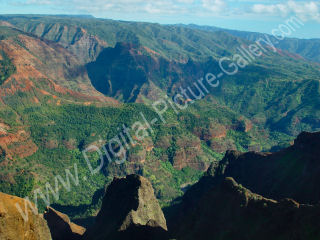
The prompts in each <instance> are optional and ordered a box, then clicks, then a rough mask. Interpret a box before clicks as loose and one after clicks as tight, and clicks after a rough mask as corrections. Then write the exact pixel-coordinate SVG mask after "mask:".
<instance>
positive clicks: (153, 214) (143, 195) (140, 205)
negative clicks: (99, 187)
mask: <svg viewBox="0 0 320 240" xmlns="http://www.w3.org/2000/svg"><path fill="white" fill-rule="evenodd" d="M142 229H144V230H143V231H142ZM146 229H147V230H146ZM166 230H167V225H166V220H165V218H164V215H163V212H162V210H161V208H160V205H159V203H158V201H157V199H156V198H155V196H154V190H153V188H152V185H151V183H150V182H149V181H148V180H147V179H145V178H144V177H141V176H138V175H129V176H127V177H125V178H115V179H114V180H113V182H112V183H111V184H110V185H109V186H108V188H107V190H106V194H105V196H104V198H103V202H102V207H101V210H100V212H99V214H98V216H97V218H96V223H95V225H94V226H93V227H92V228H90V229H89V230H88V231H87V232H86V233H85V235H84V239H88V240H89V239H90V240H100V239H101V240H102V239H107V238H110V237H112V238H113V239H122V238H123V237H124V236H125V235H126V234H128V233H130V234H133V235H135V234H136V235H137V236H140V234H141V232H145V231H147V232H149V234H150V236H151V235H153V234H152V233H153V232H154V233H155V236H156V235H160V236H161V235H163V234H165V232H166ZM159 232H160V234H159ZM156 233H157V234H156ZM134 239H136V238H134ZM150 239H153V238H150Z"/></svg>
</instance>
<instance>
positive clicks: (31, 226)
mask: <svg viewBox="0 0 320 240" xmlns="http://www.w3.org/2000/svg"><path fill="white" fill-rule="evenodd" d="M16 204H19V206H20V207H21V209H22V211H23V214H26V213H27V214H28V215H27V216H28V219H27V220H28V221H25V220H24V218H23V216H22V214H20V212H19V210H18V208H17V207H16ZM27 206H29V205H27ZM27 209H28V210H27V211H26V212H24V210H25V200H24V199H22V198H19V197H15V196H11V195H7V194H4V193H0V239H1V240H20V239H21V240H51V234H50V231H49V228H48V225H47V222H46V220H44V219H43V217H42V216H41V215H37V214H34V213H33V211H32V210H31V208H30V207H28V208H27Z"/></svg>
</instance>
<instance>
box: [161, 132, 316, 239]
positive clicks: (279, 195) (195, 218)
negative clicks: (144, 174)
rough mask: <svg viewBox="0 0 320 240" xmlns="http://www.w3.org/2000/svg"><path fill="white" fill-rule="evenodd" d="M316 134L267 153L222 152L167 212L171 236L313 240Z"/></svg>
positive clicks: (185, 237)
mask: <svg viewBox="0 0 320 240" xmlns="http://www.w3.org/2000/svg"><path fill="white" fill-rule="evenodd" d="M319 136H320V135H319V132H317V133H306V132H304V133H302V134H300V135H299V136H298V138H297V139H296V140H295V143H294V145H293V146H291V147H289V148H286V149H283V150H282V151H279V152H276V153H273V154H271V153H257V152H248V153H237V152H228V153H227V154H226V155H225V157H224V159H223V160H222V161H221V162H220V163H219V164H218V165H212V166H211V167H210V169H209V170H208V172H207V174H206V175H205V176H204V177H203V178H202V179H201V180H200V181H199V182H198V183H197V184H195V185H194V186H192V187H191V188H190V189H189V190H188V191H187V192H186V194H185V195H184V196H183V198H182V199H180V202H179V203H178V204H177V205H175V206H173V207H171V209H170V211H168V210H167V213H168V214H167V223H168V228H169V230H171V231H172V234H173V237H174V238H176V239H195V238H197V239H208V235H210V236H211V237H212V238H213V239H221V240H222V239H244V240H246V239H282V240H283V239H310V240H315V239H318V238H319V236H320V235H319V234H320V232H319V225H318V220H317V218H318V214H319V199H320V195H319V192H318V191H317V190H316V189H317V182H318V180H317V178H318V176H319V142H320V141H319V140H320V139H319ZM249 189H250V190H249Z"/></svg>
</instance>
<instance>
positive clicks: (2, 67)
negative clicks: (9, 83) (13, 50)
mask: <svg viewBox="0 0 320 240" xmlns="http://www.w3.org/2000/svg"><path fill="white" fill-rule="evenodd" d="M0 31H1V30H0ZM0 37H1V36H0ZM1 58H2V59H1ZM15 71H16V67H15V66H14V65H13V64H12V62H11V60H10V59H9V57H8V56H7V55H6V54H5V52H3V51H0V85H1V84H2V83H3V82H4V81H5V80H7V79H8V78H9V77H10V76H11V75H12V74H13V73H14V72H15Z"/></svg>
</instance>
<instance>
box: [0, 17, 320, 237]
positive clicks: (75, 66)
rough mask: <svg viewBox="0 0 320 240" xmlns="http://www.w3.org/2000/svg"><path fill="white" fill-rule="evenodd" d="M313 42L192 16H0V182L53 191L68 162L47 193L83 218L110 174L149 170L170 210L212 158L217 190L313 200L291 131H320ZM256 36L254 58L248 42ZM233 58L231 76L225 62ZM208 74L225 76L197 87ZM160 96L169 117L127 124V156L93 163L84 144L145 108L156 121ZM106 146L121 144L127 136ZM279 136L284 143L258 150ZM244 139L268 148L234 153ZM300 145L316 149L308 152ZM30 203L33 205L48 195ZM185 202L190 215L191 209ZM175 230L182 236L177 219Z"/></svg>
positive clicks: (12, 189) (106, 139) (312, 177)
mask: <svg viewBox="0 0 320 240" xmlns="http://www.w3.org/2000/svg"><path fill="white" fill-rule="evenodd" d="M258 39H262V40H263V41H260V42H261V45H257V40H258ZM319 44H320V40H319V39H310V40H307V39H304V40H301V39H292V38H286V39H284V40H283V41H281V42H280V43H278V44H276V43H275V38H274V37H273V36H271V35H265V34H259V33H249V32H240V31H233V30H227V29H220V28H215V27H205V26H196V25H160V24H153V23H142V22H127V21H114V20H107V19H97V18H94V17H87V16H73V17H71V16H41V15H2V16H0V154H1V156H0V169H1V171H0V191H1V192H4V193H7V194H11V195H16V196H19V197H26V196H28V197H30V198H31V199H32V200H34V199H33V197H34V191H35V190H36V189H41V190H42V191H43V192H45V191H48V188H47V187H46V186H47V185H46V183H50V184H51V185H52V186H54V184H55V179H57V178H56V177H57V176H60V177H61V176H63V178H65V175H66V169H69V170H70V171H71V172H74V173H77V174H78V177H79V179H80V184H78V185H76V186H72V191H68V189H65V188H64V187H63V186H62V185H61V186H60V187H58V189H60V190H61V191H60V196H59V198H56V197H55V196H54V194H52V193H48V196H49V195H50V196H51V197H50V199H51V200H50V202H51V204H53V207H54V208H55V209H56V210H58V211H61V212H64V213H66V214H68V215H69V217H70V218H71V219H72V220H73V221H76V222H81V223H82V222H85V224H89V225H90V219H91V218H92V216H95V215H97V213H98V211H99V209H100V207H101V205H102V204H103V195H104V186H105V185H108V184H110V183H111V182H112V181H113V178H114V177H125V176H127V175H132V174H139V175H141V176H143V177H145V178H146V179H148V181H150V183H151V184H152V187H153V189H154V192H155V197H156V198H157V199H158V201H159V203H160V206H161V207H162V208H168V209H170V207H171V206H173V205H175V203H176V201H178V200H177V199H179V198H180V197H182V196H183V195H184V193H185V192H186V191H187V190H188V189H189V188H190V186H193V185H194V184H195V183H197V182H198V181H199V179H200V178H201V177H202V176H203V174H204V173H205V172H206V171H207V169H208V168H209V170H210V171H212V172H217V171H218V172H219V175H221V176H222V177H221V179H226V178H228V177H232V178H233V179H234V180H231V179H227V180H226V183H223V181H224V180H221V184H222V185H221V186H222V187H221V188H224V186H225V185H224V184H227V185H228V186H229V187H230V185H231V188H232V189H240V190H241V188H240V187H239V186H238V183H239V184H243V185H244V187H245V188H246V189H247V188H248V189H250V191H252V192H254V193H252V192H248V194H247V195H249V196H250V197H249V198H248V199H251V198H259V199H260V200H261V199H262V198H260V197H256V195H254V194H260V195H262V196H263V197H265V198H270V199H274V201H280V200H281V199H282V198H292V199H294V200H295V201H298V202H300V203H301V204H315V203H316V202H318V201H319V196H318V191H317V190H316V185H313V184H311V185H310V182H316V174H313V173H316V172H317V169H316V168H315V167H314V162H316V160H317V156H318V155H317V152H312V151H309V150H306V149H304V150H303V152H302V153H301V152H299V151H298V150H296V147H295V145H296V144H294V142H293V140H294V139H295V138H296V137H297V136H298V134H299V133H301V132H303V131H309V132H315V131H320V120H319V119H320V108H319V107H318V106H319V104H320V85H319V83H320V74H319V73H320V65H319V64H320V63H319V62H320V59H319V54H318V51H319V49H320V48H319ZM253 45H255V46H258V47H259V51H260V52H261V54H258V55H259V56H252V55H251V56H250V52H249V53H248V51H249V50H248V49H249V48H250V46H253ZM221 59H224V62H221ZM232 63H233V65H232ZM221 64H222V65H223V66H224V68H225V70H226V71H225V72H221V66H220V65H221ZM229 64H231V65H229ZM235 64H236V65H237V68H238V71H237V74H234V75H232V74H228V73H227V72H229V73H230V71H233V68H232V67H230V66H235ZM219 73H222V75H220V77H218V75H219ZM207 74H212V75H215V76H217V77H218V83H219V84H217V85H216V86H215V87H211V88H210V87H209V86H208V85H206V87H203V86H202V87H201V88H199V79H205V78H206V76H208V75H207ZM212 75H211V76H212ZM195 83H198V85H197V84H195ZM197 87H198V88H197ZM181 89H187V90H188V92H189V95H188V97H184V98H183V99H181V102H180V104H184V105H186V106H188V107H187V108H186V109H179V113H177V111H176V109H174V108H173V107H172V105H170V100H172V101H174V99H175V96H177V94H179V93H181ZM192 93H193V94H192ZM163 99H166V100H165V103H163V101H164V100H163ZM158 101H160V102H161V101H162V102H161V103H162V104H166V106H167V110H166V111H165V112H163V115H161V117H163V119H165V121H160V120H159V121H158V122H156V123H155V124H153V125H152V131H151V132H149V133H148V134H147V136H146V137H145V138H144V139H143V141H138V140H137V136H136V135H137V134H136V132H135V131H134V130H133V129H131V130H130V133H131V135H132V136H134V139H133V140H135V141H136V144H133V145H132V146H130V147H129V148H128V147H127V148H126V149H125V150H124V152H125V155H126V159H125V160H126V161H125V163H123V164H121V165H119V164H117V163H116V162H115V161H111V162H108V161H107V159H106V158H105V159H104V160H105V161H104V162H105V163H106V164H104V165H103V166H102V167H101V171H99V172H97V173H96V174H94V175H92V174H91V173H92V172H90V168H88V164H87V162H86V160H85V158H84V155H83V151H84V150H85V149H87V148H88V147H90V146H92V144H93V145H94V146H98V147H99V148H103V147H106V146H108V145H109V143H110V142H111V140H112V139H114V137H115V136H118V134H119V132H121V131H122V129H123V126H126V127H129V126H133V125H134V124H135V123H136V122H137V121H141V116H143V117H144V118H146V120H147V121H149V122H151V121H152V120H153V119H156V118H157V119H159V110H158V109H157V108H155V105H154V104H155V103H157V102H158ZM122 136H124V132H123V135H122ZM124 138H128V137H124ZM122 140H123V139H122ZM127 140H128V139H127ZM297 141H299V138H298V140H297ZM300 145H301V144H300ZM300 145H299V144H298V146H300ZM302 145H303V144H302ZM290 146H291V147H290ZM113 147H114V149H118V150H119V149H122V150H123V147H124V144H121V143H120V141H119V142H117V144H116V146H113ZM287 147H289V150H287V151H288V152H289V153H288V152H285V153H283V152H281V151H280V153H276V154H271V153H266V152H276V151H279V150H281V149H283V148H287ZM114 149H111V150H114ZM228 150H233V151H228ZM226 151H228V152H227V154H226V155H225V152H226ZM248 151H257V152H259V151H261V152H262V153H259V154H258V153H247V154H246V153H245V154H244V155H243V154H242V153H240V152H248ZM296 151H298V153H297V152H296ZM300 153H301V156H303V157H306V156H307V157H308V159H310V161H307V163H303V164H302V163H301V159H302V158H303V157H300V155H299V154H300ZM88 155H89V158H90V163H91V165H92V166H95V167H97V166H99V164H100V163H101V158H99V154H98V152H97V151H91V152H88ZM309 155H310V156H309ZM295 157H296V158H295ZM235 159H236V160H235ZM238 159H240V160H241V159H245V160H244V163H242V161H240V160H239V161H238ZM252 159H253V160H252ZM256 159H258V160H257V161H256ZM292 159H293V160H292ZM112 160H115V159H112ZM239 162H241V163H239ZM258 162H259V163H258ZM260 162H261V165H259V164H260ZM265 162H268V164H266V163H265ZM74 164H76V168H74ZM242 164H243V165H242ZM209 166H211V167H209ZM259 166H260V167H259ZM284 166H286V167H287V168H284ZM216 168H217V169H216ZM239 169H243V171H242V172H240V173H239V172H237V171H239ZM252 169H254V170H252ZM279 169H281V170H282V171H280V170H279ZM76 170H77V171H76ZM278 170H279V171H278ZM300 170H301V171H300ZM303 171H305V172H303ZM224 172H226V174H224ZM275 172H276V173H277V174H274V173H275ZM310 172H311V173H312V174H309V175H308V177H305V176H304V174H305V173H310ZM250 174H253V175H250ZM255 174H256V175H255ZM213 175H214V177H213V176H212V178H214V180H212V181H213V182H215V181H216V178H217V177H216V175H215V174H213ZM271 176H272V177H271ZM297 176H299V177H297ZM301 176H302V177H301ZM204 178H208V176H206V177H204ZM219 179H220V178H219ZM264 179H268V181H267V182H264ZM202 181H203V180H200V182H199V183H197V184H196V185H194V186H198V185H199V184H201V182H202ZM210 181H211V180H210ZM278 181H280V184H275V183H276V182H278ZM237 182H238V183H237ZM287 182H293V183H295V184H292V185H291V186H287V185H286V184H287ZM214 184H216V183H214ZM217 184H218V183H217ZM219 184H220V180H219ZM297 186H298V187H297ZM194 188H196V187H191V188H190V191H192V189H194ZM294 188H296V189H294ZM270 189H271V190H270ZM302 189H304V190H302ZM240 190H239V191H240ZM190 191H188V192H190ZM221 191H222V192H224V189H222V190H221ZM246 191H247V190H241V192H245V193H246ZM248 191H249V190H248ZM212 194H213V195H214V197H215V199H216V198H219V194H217V196H216V193H212ZM185 196H188V193H187V194H185ZM307 196H308V198H306V197H307ZM183 198H184V197H183ZM204 198H205V197H204ZM183 201H187V200H183ZM197 201H198V200H197ZM199 201H200V200H199ZM201 201H202V200H201ZM215 201H220V199H216V200H215ZM248 201H249V200H248ZM261 201H267V200H261ZM249 202H250V201H249ZM267 202H268V201H267ZM273 203H274V204H276V203H275V202H273ZM38 204H39V206H38V207H39V209H40V210H41V211H42V210H44V209H45V207H46V205H47V204H46V202H45V201H42V200H39V203H38ZM182 204H183V203H182ZM186 204H187V205H188V204H189V203H186ZM195 208H201V207H200V206H198V205H197V206H196V207H195ZM157 211H158V210H157ZM199 211H203V209H200V210H199ZM241 211H242V210H241ZM245 211H247V210H245ZM248 211H251V210H248ZM270 211H271V210H270ZM185 214H186V215H187V214H190V216H186V217H185V219H191V218H192V219H193V216H192V217H191V215H192V214H193V213H192V212H191V213H189V212H186V213H185ZM219 214H220V213H219ZM222 214H223V213H221V218H222V217H223V216H222ZM239 214H240V213H239ZM241 214H242V213H241ZM266 214H271V213H266ZM299 214H300V213H299ZM219 216H220V215H219ZM250 219H251V220H252V218H250ZM190 221H191V220H190ZM204 221H205V220H204ZM170 224H171V223H170ZM186 224H187V222H186ZM151 225H152V224H151ZM162 226H163V225H162ZM183 229H185V228H183ZM198 230H199V231H202V228H201V226H200V227H199V229H198ZM198 230H197V231H198ZM230 231H231V232H232V231H235V230H230ZM175 234H177V236H183V237H184V233H182V232H179V231H178V230H177V233H175ZM185 234H187V231H186V232H185ZM230 234H231V233H230ZM232 234H233V233H232ZM232 234H231V235H230V236H233V235H232ZM190 236H192V235H190ZM227 236H228V235H225V236H224V237H221V238H220V239H228V238H227ZM252 236H255V237H257V235H254V234H253V235H252ZM185 239H187V238H185ZM217 239H219V238H218V237H217ZM244 239H247V238H244ZM310 239H312V238H310Z"/></svg>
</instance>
